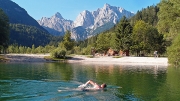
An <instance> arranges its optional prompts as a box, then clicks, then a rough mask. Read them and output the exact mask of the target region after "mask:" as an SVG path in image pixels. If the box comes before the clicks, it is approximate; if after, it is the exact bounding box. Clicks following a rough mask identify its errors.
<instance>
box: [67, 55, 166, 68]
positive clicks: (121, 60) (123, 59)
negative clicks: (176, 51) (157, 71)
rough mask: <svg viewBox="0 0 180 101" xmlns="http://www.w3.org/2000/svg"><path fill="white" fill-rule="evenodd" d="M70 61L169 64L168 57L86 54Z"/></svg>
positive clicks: (69, 61)
mask: <svg viewBox="0 0 180 101" xmlns="http://www.w3.org/2000/svg"><path fill="white" fill-rule="evenodd" d="M68 63H93V64H94V63H95V64H120V65H163V66H168V59H167V58H166V57H158V58H155V57H121V58H113V57H107V56H104V57H95V58H87V57H85V56H74V57H73V58H72V59H69V60H68Z"/></svg>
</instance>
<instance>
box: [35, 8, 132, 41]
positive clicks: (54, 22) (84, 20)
mask: <svg viewBox="0 0 180 101" xmlns="http://www.w3.org/2000/svg"><path fill="white" fill-rule="evenodd" d="M133 15H134V13H132V12H129V11H127V10H125V9H123V8H121V7H115V6H111V5H109V4H105V5H104V6H103V8H98V9H97V10H96V11H92V12H90V11H88V10H84V11H83V12H81V13H80V14H79V15H78V16H77V18H76V20H75V21H72V20H66V19H65V18H63V17H62V15H61V14H60V13H59V12H57V13H56V14H55V15H53V16H52V17H50V18H48V17H42V18H41V19H40V20H38V21H37V22H38V23H39V24H40V25H41V26H42V27H44V28H45V29H46V30H47V31H48V32H49V33H51V34H53V35H58V36H63V35H64V34H65V32H66V31H67V30H69V31H71V37H72V38H73V39H74V40H76V41H79V40H84V39H87V38H88V37H91V36H94V35H96V34H98V33H101V32H103V31H105V30H108V29H110V28H112V27H113V26H114V25H115V24H116V23H117V22H119V20H120V19H121V18H122V17H123V16H126V17H127V18H130V17H132V16H133Z"/></svg>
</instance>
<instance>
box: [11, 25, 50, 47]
mask: <svg viewBox="0 0 180 101" xmlns="http://www.w3.org/2000/svg"><path fill="white" fill-rule="evenodd" d="M10 29H11V34H10V43H11V44H13V43H18V44H19V45H22V46H28V47H31V46H32V45H33V44H34V45H35V47H38V46H41V45H42V46H45V45H47V44H49V42H50V41H51V40H52V38H53V36H52V35H50V34H49V33H47V32H45V31H43V30H41V29H39V28H37V27H34V26H28V25H23V24H10Z"/></svg>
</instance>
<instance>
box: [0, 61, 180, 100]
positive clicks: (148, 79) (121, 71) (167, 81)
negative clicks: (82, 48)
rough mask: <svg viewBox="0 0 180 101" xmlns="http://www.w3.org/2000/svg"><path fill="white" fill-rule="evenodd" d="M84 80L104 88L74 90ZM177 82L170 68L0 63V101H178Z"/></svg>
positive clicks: (178, 72)
mask: <svg viewBox="0 0 180 101" xmlns="http://www.w3.org/2000/svg"><path fill="white" fill-rule="evenodd" d="M88 80H93V81H95V82H97V83H98V84H101V83H106V84H107V88H106V89H104V90H97V91H83V90H79V89H77V88H78V86H79V85H81V84H83V83H85V82H86V81H88ZM179 83H180V68H178V67H171V66H169V67H166V66H158V65H151V66H147V65H140V66H138V65H112V64H111V65H103V64H79V63H72V64H68V63H8V64H7V63H0V101H7V100H8V101H121V100H123V101H127V100H128V101H178V100H179V99H180V84H179Z"/></svg>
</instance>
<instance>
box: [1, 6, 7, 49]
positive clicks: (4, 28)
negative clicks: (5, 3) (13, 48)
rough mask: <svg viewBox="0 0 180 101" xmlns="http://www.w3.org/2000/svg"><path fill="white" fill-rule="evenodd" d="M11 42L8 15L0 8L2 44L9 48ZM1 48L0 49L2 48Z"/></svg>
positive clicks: (3, 46)
mask: <svg viewBox="0 0 180 101" xmlns="http://www.w3.org/2000/svg"><path fill="white" fill-rule="evenodd" d="M8 43H9V19H8V16H7V15H6V14H5V13H4V12H3V10H2V9H0V46H2V48H7V47H8ZM2 48H0V51H1V50H2Z"/></svg>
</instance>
